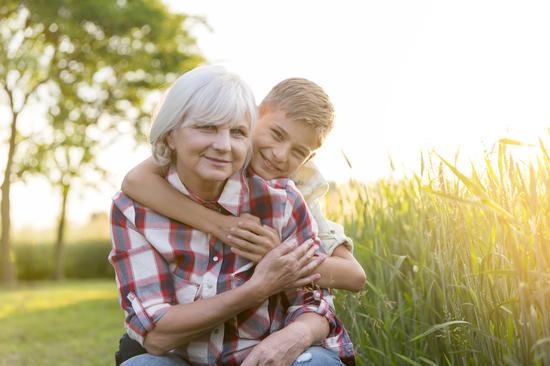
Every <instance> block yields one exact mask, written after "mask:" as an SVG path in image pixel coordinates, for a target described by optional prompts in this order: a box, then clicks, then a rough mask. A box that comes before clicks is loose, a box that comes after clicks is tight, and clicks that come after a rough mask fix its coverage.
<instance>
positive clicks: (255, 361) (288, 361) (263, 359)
mask: <svg viewBox="0 0 550 366" xmlns="http://www.w3.org/2000/svg"><path fill="white" fill-rule="evenodd" d="M305 338H306V337H304V336H303V335H302V334H300V333H298V332H292V331H287V329H286V328H283V329H282V330H279V331H277V332H274V333H271V334H270V335H269V336H268V337H267V338H265V339H264V340H262V341H261V342H260V343H259V344H258V345H257V346H255V347H254V348H253V349H252V351H251V352H250V353H249V354H248V356H247V357H246V359H245V360H244V361H243V363H242V364H241V365H242V366H264V365H266V366H267V365H270V366H289V365H292V363H293V362H294V361H295V360H296V358H297V357H298V356H300V354H301V353H302V352H304V350H306V349H307V348H308V347H309V345H308V344H307V343H306V342H305V341H304V339H305Z"/></svg>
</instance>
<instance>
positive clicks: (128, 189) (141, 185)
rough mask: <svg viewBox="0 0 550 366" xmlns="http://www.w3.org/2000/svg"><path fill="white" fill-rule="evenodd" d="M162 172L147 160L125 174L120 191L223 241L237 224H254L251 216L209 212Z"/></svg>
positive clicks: (255, 220) (152, 161)
mask: <svg viewBox="0 0 550 366" xmlns="http://www.w3.org/2000/svg"><path fill="white" fill-rule="evenodd" d="M163 173H164V172H163V169H162V167H160V166H159V165H158V164H157V163H156V162H155V161H154V159H153V158H151V157H150V158H148V159H147V160H144V161H142V162H141V163H140V164H138V165H137V166H135V167H134V168H133V169H132V170H130V171H129V172H128V174H126V176H125V177H124V180H123V182H122V191H123V192H124V193H125V194H126V195H127V196H129V197H130V198H132V199H133V200H135V201H136V202H139V203H141V204H142V205H144V206H145V207H149V208H151V209H152V210H154V211H156V212H158V213H160V214H162V215H164V216H167V217H170V218H172V219H174V220H177V221H179V222H182V223H184V224H187V225H189V226H192V227H194V228H197V229H199V230H201V231H205V232H207V233H210V234H212V235H214V236H215V237H217V238H218V239H220V240H222V241H226V238H227V236H228V235H229V233H230V228H232V227H236V226H237V225H238V222H239V221H251V222H257V221H258V219H257V218H255V217H253V216H251V215H242V216H241V217H235V216H230V215H223V214H221V213H219V212H216V211H214V210H210V209H208V208H206V207H204V206H202V205H200V204H198V203H196V202H194V201H193V200H191V199H190V198H188V197H187V196H185V195H183V194H181V193H180V192H178V191H177V190H176V189H175V188H174V187H172V186H171V185H170V183H168V182H167V181H166V179H164V174H163Z"/></svg>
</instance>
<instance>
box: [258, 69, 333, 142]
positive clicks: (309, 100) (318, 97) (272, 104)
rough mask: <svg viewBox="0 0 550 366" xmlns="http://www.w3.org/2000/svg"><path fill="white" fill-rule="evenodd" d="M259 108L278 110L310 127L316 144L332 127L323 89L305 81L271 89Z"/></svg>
mask: <svg viewBox="0 0 550 366" xmlns="http://www.w3.org/2000/svg"><path fill="white" fill-rule="evenodd" d="M261 106H263V107H268V108H271V109H272V110H275V109H278V110H281V111H283V112H284V113H285V114H286V117H287V118H290V119H291V120H293V121H295V122H303V123H307V124H308V125H310V126H312V127H313V128H314V129H315V131H317V137H318V138H319V143H320V144H321V143H323V141H324V139H325V137H326V136H327V134H328V133H329V132H330V130H331V129H332V126H333V124H334V107H333V105H332V103H331V102H330V98H329V97H328V95H327V93H325V91H324V90H323V88H321V87H320V86H319V85H317V84H315V83H314V82H312V81H309V80H307V79H302V78H290V79H286V80H283V81H281V82H280V83H279V84H277V85H275V86H274V87H273V89H271V91H270V92H269V94H268V95H267V96H266V97H265V98H264V100H263V101H262V103H261Z"/></svg>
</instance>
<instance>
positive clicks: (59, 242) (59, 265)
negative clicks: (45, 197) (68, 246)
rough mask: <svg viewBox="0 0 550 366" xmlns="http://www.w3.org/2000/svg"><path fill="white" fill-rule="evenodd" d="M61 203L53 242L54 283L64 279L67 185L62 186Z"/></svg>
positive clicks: (68, 187) (68, 186)
mask: <svg viewBox="0 0 550 366" xmlns="http://www.w3.org/2000/svg"><path fill="white" fill-rule="evenodd" d="M61 187H62V195H63V197H62V201H61V213H60V214H59V222H58V224H57V237H56V240H55V261H54V263H55V274H54V278H55V280H56V281H61V280H63V279H64V278H65V217H66V214H67V196H68V195H69V189H70V188H71V186H70V185H68V184H63V185H62V186H61Z"/></svg>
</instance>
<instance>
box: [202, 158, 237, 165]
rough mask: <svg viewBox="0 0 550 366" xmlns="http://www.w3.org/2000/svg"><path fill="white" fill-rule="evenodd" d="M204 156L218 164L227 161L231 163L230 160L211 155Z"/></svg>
mask: <svg viewBox="0 0 550 366" xmlns="http://www.w3.org/2000/svg"><path fill="white" fill-rule="evenodd" d="M204 158H205V159H207V160H209V161H211V162H212V163H214V164H218V165H224V164H229V163H231V160H225V159H219V158H213V157H210V156H205V157H204Z"/></svg>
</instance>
